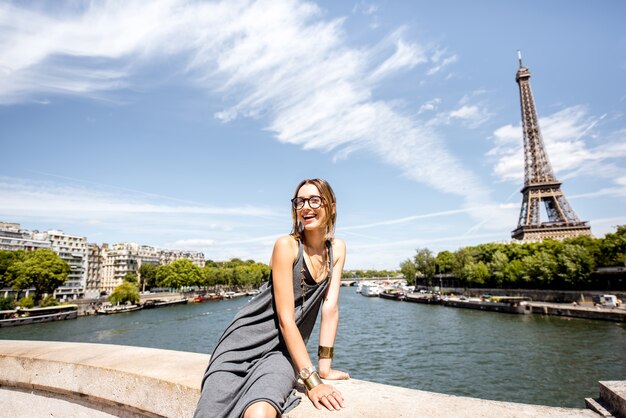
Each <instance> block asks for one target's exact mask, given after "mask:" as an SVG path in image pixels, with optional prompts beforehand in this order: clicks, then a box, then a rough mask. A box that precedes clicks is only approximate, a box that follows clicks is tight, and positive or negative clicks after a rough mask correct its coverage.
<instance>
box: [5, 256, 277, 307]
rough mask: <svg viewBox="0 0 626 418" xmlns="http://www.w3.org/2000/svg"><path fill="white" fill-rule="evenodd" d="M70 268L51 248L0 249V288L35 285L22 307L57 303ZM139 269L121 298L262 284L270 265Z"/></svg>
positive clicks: (180, 263)
mask: <svg viewBox="0 0 626 418" xmlns="http://www.w3.org/2000/svg"><path fill="white" fill-rule="evenodd" d="M69 272H70V266H69V264H68V263H67V262H65V261H64V260H62V259H61V258H60V257H59V256H58V255H57V254H56V253H55V252H54V251H52V250H50V249H37V250H35V251H23V250H17V251H5V250H0V288H2V287H5V286H6V287H10V288H12V289H13V290H15V291H16V292H17V294H16V297H17V298H19V296H20V295H21V292H22V291H24V290H27V289H32V288H35V289H36V292H35V297H34V298H31V297H28V298H22V299H20V300H19V301H18V303H17V304H18V305H20V306H23V307H30V306H33V305H37V304H39V306H44V305H46V304H47V305H50V304H54V303H55V302H56V301H55V300H54V298H53V297H52V294H53V292H54V290H55V289H56V288H58V287H60V286H63V285H64V284H65V282H66V281H67V277H68V274H69ZM138 273H139V274H138V276H137V275H136V274H133V273H129V274H127V275H126V277H124V280H123V282H122V284H121V285H120V286H122V289H121V290H120V292H122V293H123V294H127V293H129V292H130V293H131V294H132V296H131V297H130V299H129V298H128V297H127V296H124V297H122V299H126V300H131V301H132V300H133V299H135V296H134V294H135V292H136V293H137V300H138V297H139V295H138V292H139V289H142V290H143V289H146V290H149V289H151V288H155V287H162V288H172V289H182V288H185V287H194V286H195V287H198V288H204V289H207V288H211V287H216V286H227V287H231V288H236V289H248V288H253V287H259V286H260V285H261V284H262V283H263V282H265V281H267V280H268V279H269V275H270V268H269V266H268V265H266V264H263V263H257V262H255V261H254V260H247V261H244V260H240V259H238V258H233V259H231V260H230V261H224V262H217V261H213V260H208V261H206V262H205V265H204V266H203V267H200V266H197V265H195V264H193V263H192V261H191V260H189V259H180V260H176V261H174V262H172V263H171V264H166V265H160V266H156V265H151V264H143V265H141V267H140V268H139V272H138ZM133 287H134V288H135V289H133ZM118 293H119V292H118ZM15 299H16V298H2V297H0V310H1V309H13V308H14V307H15V305H16V301H15ZM42 299H43V300H42ZM113 299H115V297H114V298H113Z"/></svg>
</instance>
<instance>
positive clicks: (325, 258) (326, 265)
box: [300, 244, 332, 309]
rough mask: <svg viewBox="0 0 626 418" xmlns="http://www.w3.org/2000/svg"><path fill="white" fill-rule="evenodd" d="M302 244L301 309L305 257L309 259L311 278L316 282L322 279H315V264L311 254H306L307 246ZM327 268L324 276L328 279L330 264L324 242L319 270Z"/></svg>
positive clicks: (303, 296) (303, 295)
mask: <svg viewBox="0 0 626 418" xmlns="http://www.w3.org/2000/svg"><path fill="white" fill-rule="evenodd" d="M302 245H303V246H304V248H303V250H302V269H301V270H300V285H301V286H302V306H301V309H304V302H305V294H306V289H307V284H306V281H305V280H304V271H305V269H304V266H305V265H306V257H307V256H308V257H309V261H310V263H309V264H311V270H312V271H311V272H310V273H311V276H312V278H313V280H314V281H315V282H316V283H320V282H322V281H323V280H320V281H319V282H318V281H317V280H315V279H316V277H317V270H316V269H315V265H314V264H313V259H312V258H311V256H310V255H309V254H308V252H307V251H306V249H307V246H306V245H304V244H302ZM325 268H326V269H327V276H326V278H328V279H330V276H331V272H332V270H331V265H330V257H329V256H328V245H327V244H325V248H324V252H323V253H322V261H321V263H320V270H321V271H322V272H323V271H324V269H325Z"/></svg>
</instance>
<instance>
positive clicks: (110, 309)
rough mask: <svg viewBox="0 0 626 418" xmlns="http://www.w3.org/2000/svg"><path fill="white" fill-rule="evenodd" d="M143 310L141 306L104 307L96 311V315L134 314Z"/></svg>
mask: <svg viewBox="0 0 626 418" xmlns="http://www.w3.org/2000/svg"><path fill="white" fill-rule="evenodd" d="M142 309H143V305H106V306H103V307H102V308H100V309H98V310H97V311H96V313H97V314H98V315H112V314H118V313H126V312H134V311H140V310H142Z"/></svg>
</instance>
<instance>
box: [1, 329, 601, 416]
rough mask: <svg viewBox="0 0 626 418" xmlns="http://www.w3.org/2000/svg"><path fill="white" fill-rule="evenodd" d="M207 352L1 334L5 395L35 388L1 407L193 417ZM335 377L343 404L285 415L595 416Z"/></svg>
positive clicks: (304, 406) (302, 406)
mask: <svg viewBox="0 0 626 418" xmlns="http://www.w3.org/2000/svg"><path fill="white" fill-rule="evenodd" d="M208 359H209V356H208V355H204V354H196V353H185V352H178V351H170V350H158V349H152V348H141V347H128V346H116V345H106V344H84V343H60V342H43V341H2V343H1V344H0V386H3V388H2V390H1V391H0V392H2V395H1V396H2V398H0V399H4V398H5V397H6V396H7V393H9V392H11V393H13V392H15V391H14V389H15V388H20V389H21V390H25V391H29V390H35V391H36V392H35V393H33V394H32V395H30V394H29V393H28V392H20V394H19V399H20V401H19V402H17V401H16V402H10V403H8V404H7V405H9V407H10V408H15V409H14V410H7V409H4V410H3V411H2V413H3V414H4V413H6V414H7V415H6V416H20V415H19V413H21V411H22V410H23V404H24V403H26V402H31V401H32V402H33V404H36V403H37V404H41V405H42V407H43V408H44V409H45V402H42V401H41V398H42V397H43V398H44V399H45V398H46V395H45V394H46V393H47V394H49V396H52V397H53V398H54V399H56V400H58V401H63V402H67V403H69V404H72V405H75V407H76V408H77V409H76V411H77V413H76V415H73V414H72V415H71V416H79V413H80V412H79V411H80V408H79V407H84V405H88V406H89V407H91V408H94V409H100V410H103V411H107V410H117V411H126V412H125V413H124V414H122V415H127V416H133V415H147V416H166V417H190V416H192V414H193V411H194V409H195V406H196V402H197V399H198V396H199V389H200V379H201V376H202V373H203V372H204V369H205V367H206V365H207V362H208ZM333 384H334V385H335V386H336V387H337V389H339V390H340V391H341V392H342V393H343V395H344V397H345V399H346V402H347V407H346V408H345V409H344V410H342V411H337V412H330V411H317V410H316V409H315V408H314V407H313V405H312V404H311V403H310V402H309V401H308V399H303V401H302V402H301V403H300V405H299V406H298V407H297V408H296V409H294V410H293V411H291V412H290V413H289V414H287V415H286V417H287V418H304V417H307V418H309V417H331V416H332V417H337V418H339V417H418V416H419V417H426V418H428V417H461V418H462V417H498V418H500V417H505V418H506V417H539V418H541V417H589V418H591V417H596V418H597V417H598V415H597V414H595V413H594V412H592V411H591V410H588V409H574V408H555V407H547V406H538V405H527V404H519V403H510V402H498V401H489V400H482V399H475V398H467V397H460V396H450V395H444V394H439V393H432V392H424V391H418V390H412V389H406V388H400V387H395V386H389V385H382V384H377V383H371V382H365V381H361V380H354V379H351V380H348V381H338V382H334V383H333ZM15 393H17V392H15ZM42 394H43V395H42ZM302 396H305V395H304V394H302ZM25 397H26V398H25ZM16 399H17V398H16ZM79 400H80V402H78V401H79ZM55 402H56V401H55ZM581 402H582V400H581ZM2 404H3V408H4V405H5V403H4V402H2ZM55 407H56V406H55V404H54V403H51V404H50V411H49V414H52V415H51V416H63V415H54V413H53V412H54V411H53V408H55ZM69 407H70V406H68V405H65V408H69ZM71 407H72V408H74V406H71ZM38 411H39V410H38ZM49 414H48V413H42V414H39V413H37V414H35V415H33V416H46V415H49Z"/></svg>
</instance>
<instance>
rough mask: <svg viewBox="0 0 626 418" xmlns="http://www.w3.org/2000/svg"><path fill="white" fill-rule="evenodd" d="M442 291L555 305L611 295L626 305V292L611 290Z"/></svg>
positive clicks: (476, 289)
mask: <svg viewBox="0 0 626 418" xmlns="http://www.w3.org/2000/svg"><path fill="white" fill-rule="evenodd" d="M442 290H444V291H445V292H452V293H455V294H459V295H462V294H467V295H473V296H480V295H484V294H491V295H494V296H526V297H529V298H531V299H532V300H533V301H540V302H555V303H572V302H576V303H581V302H591V300H592V298H593V296H596V295H604V294H611V295H615V296H617V298H618V299H621V300H622V301H623V302H625V303H626V292H623V291H615V292H613V291H610V290H542V289H481V288H463V287H444V288H443V289H442Z"/></svg>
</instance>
